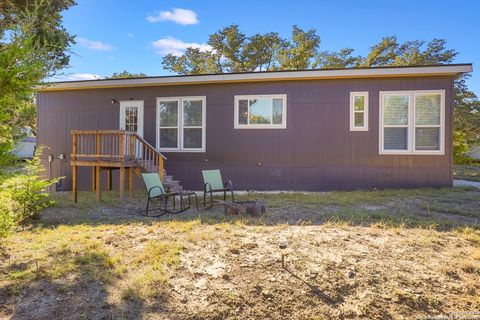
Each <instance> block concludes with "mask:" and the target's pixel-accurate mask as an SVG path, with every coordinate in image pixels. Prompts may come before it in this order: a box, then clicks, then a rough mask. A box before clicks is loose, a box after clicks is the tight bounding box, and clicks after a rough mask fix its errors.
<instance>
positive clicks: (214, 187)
mask: <svg viewBox="0 0 480 320" xmlns="http://www.w3.org/2000/svg"><path fill="white" fill-rule="evenodd" d="M202 175H203V182H204V188H203V206H204V207H206V205H207V203H206V202H207V201H206V200H207V192H208V194H209V195H210V208H211V207H212V206H213V193H214V192H223V201H225V200H226V199H227V191H230V193H231V194H232V202H235V197H234V195H233V186H232V181H230V180H228V181H226V182H225V183H223V180H222V174H221V173H220V170H218V169H215V170H202Z"/></svg>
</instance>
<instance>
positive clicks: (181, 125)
mask: <svg viewBox="0 0 480 320" xmlns="http://www.w3.org/2000/svg"><path fill="white" fill-rule="evenodd" d="M205 100H206V99H205V97H174V98H157V128H158V129H157V148H158V149H159V150H161V151H205Z"/></svg>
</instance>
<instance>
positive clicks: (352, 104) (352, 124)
mask: <svg viewBox="0 0 480 320" xmlns="http://www.w3.org/2000/svg"><path fill="white" fill-rule="evenodd" d="M355 97H364V99H365V100H364V102H365V105H364V109H363V111H355ZM360 112H363V126H361V127H358V126H355V113H360ZM350 131H368V92H366V91H364V92H350Z"/></svg>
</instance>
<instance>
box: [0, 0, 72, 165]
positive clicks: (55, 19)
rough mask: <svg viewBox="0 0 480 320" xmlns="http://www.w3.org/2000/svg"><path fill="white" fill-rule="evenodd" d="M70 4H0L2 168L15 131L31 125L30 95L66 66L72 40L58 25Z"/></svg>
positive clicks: (41, 0)
mask: <svg viewBox="0 0 480 320" xmlns="http://www.w3.org/2000/svg"><path fill="white" fill-rule="evenodd" d="M73 4H74V1H73V0H3V1H1V2H0V165H4V164H5V163H7V162H8V161H9V160H10V158H11V155H10V151H11V149H12V146H13V141H14V137H15V136H19V132H17V131H15V129H17V130H19V129H21V128H23V127H25V126H30V127H32V125H33V124H34V123H35V118H34V116H35V104H34V90H35V87H36V86H37V85H39V84H41V82H42V80H43V79H44V78H45V77H47V76H51V75H53V74H55V73H56V72H57V71H58V70H60V69H61V68H63V67H65V66H66V65H68V62H69V53H70V52H69V48H70V46H71V45H72V44H73V36H71V35H70V34H68V32H67V31H66V30H65V28H63V27H62V25H61V22H62V21H61V20H62V15H61V13H62V11H63V10H65V9H67V8H69V7H70V6H72V5H73Z"/></svg>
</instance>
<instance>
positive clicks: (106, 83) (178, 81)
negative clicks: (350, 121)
mask: <svg viewBox="0 0 480 320" xmlns="http://www.w3.org/2000/svg"><path fill="white" fill-rule="evenodd" d="M472 70H473V69H472V64H448V65H432V66H408V67H376V68H349V69H325V70H302V71H272V72H248V73H224V74H207V75H192V76H163V77H147V78H130V79H100V80H85V81H66V82H51V83H47V84H45V85H43V86H41V87H39V88H38V91H61V90H82V89H101V88H125V87H152V86H173V85H193V84H211V83H234V82H260V81H291V80H316V79H343V78H346V79H348V78H382V77H423V76H453V75H457V74H460V73H468V72H472Z"/></svg>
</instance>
